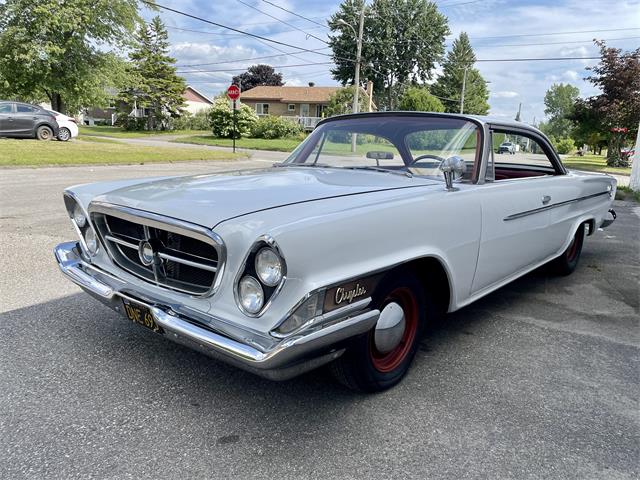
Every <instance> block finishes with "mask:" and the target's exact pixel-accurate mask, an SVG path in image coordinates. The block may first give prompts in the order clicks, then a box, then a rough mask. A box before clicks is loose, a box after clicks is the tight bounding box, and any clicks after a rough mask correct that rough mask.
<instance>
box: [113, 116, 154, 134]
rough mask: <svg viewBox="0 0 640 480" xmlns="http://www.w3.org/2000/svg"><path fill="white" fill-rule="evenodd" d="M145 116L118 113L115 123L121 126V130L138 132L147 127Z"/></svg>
mask: <svg viewBox="0 0 640 480" xmlns="http://www.w3.org/2000/svg"><path fill="white" fill-rule="evenodd" d="M147 121H148V118H147V117H130V116H129V115H119V116H118V119H117V120H116V125H117V126H119V127H122V128H123V130H127V131H130V132H139V131H142V130H146V129H147Z"/></svg>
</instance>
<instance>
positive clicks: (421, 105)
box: [400, 87, 444, 112]
mask: <svg viewBox="0 0 640 480" xmlns="http://www.w3.org/2000/svg"><path fill="white" fill-rule="evenodd" d="M400 110H409V111H414V112H444V105H442V102H441V101H440V100H439V99H438V98H436V97H434V96H433V95H431V93H429V90H428V89H427V88H426V87H409V88H407V89H406V90H405V92H404V94H403V95H402V97H401V98H400Z"/></svg>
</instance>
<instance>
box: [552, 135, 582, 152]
mask: <svg viewBox="0 0 640 480" xmlns="http://www.w3.org/2000/svg"><path fill="white" fill-rule="evenodd" d="M553 146H554V147H556V150H557V151H558V153H561V154H563V155H564V154H566V153H571V152H573V151H574V150H575V149H576V144H575V143H574V142H573V139H571V138H560V139H558V140H554V142H553Z"/></svg>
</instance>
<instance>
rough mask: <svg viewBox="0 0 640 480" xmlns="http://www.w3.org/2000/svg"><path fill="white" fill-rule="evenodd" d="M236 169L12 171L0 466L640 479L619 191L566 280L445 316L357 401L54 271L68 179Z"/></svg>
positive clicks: (13, 469)
mask: <svg viewBox="0 0 640 480" xmlns="http://www.w3.org/2000/svg"><path fill="white" fill-rule="evenodd" d="M259 164H260V163H259V162H247V161H246V162H243V163H242V164H241V165H242V166H250V165H259ZM232 166H233V165H232V164H222V165H216V166H212V164H174V165H149V166H117V167H90V168H89V167H84V168H78V167H66V168H44V169H19V170H18V169H13V170H0V193H1V197H0V272H1V276H0V307H1V309H0V311H1V312H2V313H1V314H0V478H2V479H16V478H34V479H44V478H118V479H121V478H135V479H143V478H180V479H187V478H208V479H210V478H242V479H248V478H276V477H277V478H296V479H298V478H323V479H324V478H340V479H347V478H367V479H368V478H375V479H377V478H429V479H433V478H451V479H458V478H487V479H502V478H515V479H523V478H554V479H555V478H575V479H637V478H638V477H639V476H640V467H639V464H640V463H639V459H640V421H639V418H640V415H639V411H640V410H639V403H638V399H639V397H640V388H639V380H640V373H639V372H640V368H639V367H640V365H639V363H640V361H639V360H640V355H639V348H638V346H639V344H640V340H639V333H640V329H639V325H638V318H639V315H638V314H639V310H640V306H639V303H640V302H639V296H640V295H639V290H638V283H639V280H640V258H639V253H640V208H639V207H638V206H637V205H634V204H623V203H620V202H617V205H616V207H615V208H616V209H617V211H618V214H619V216H618V220H617V222H616V223H614V224H613V225H612V226H611V227H610V228H609V229H607V230H606V231H605V232H598V233H597V234H596V235H595V236H593V237H590V238H588V240H587V241H586V243H585V248H584V251H583V256H582V259H581V263H580V266H579V268H578V270H577V271H576V272H575V273H574V274H573V275H572V276H570V277H565V278H556V277H548V276H547V275H546V274H545V273H544V272H534V273H533V274H530V275H527V276H526V277H524V278H522V279H520V280H518V281H516V282H514V283H513V284H511V285H509V286H508V287H505V288H503V289H501V290H500V291H498V292H496V293H494V294H492V295H490V296H488V297H486V298H484V299H482V300H480V301H479V302H476V303H475V304H473V305H472V306H470V307H468V308H466V309H463V310H462V311H459V312H457V313H455V314H453V315H450V316H449V318H448V320H447V322H446V323H445V324H444V325H443V326H441V327H439V328H437V329H436V330H435V331H432V332H430V333H429V335H428V336H426V337H425V338H424V340H423V342H422V348H421V349H420V351H419V354H418V356H417V358H416V362H415V364H414V367H413V368H412V370H411V371H410V373H409V375H408V377H407V378H406V379H405V380H404V382H403V383H401V384H400V385H399V386H397V387H396V388H394V389H392V390H390V391H388V392H385V393H382V394H378V395H359V394H354V393H351V392H349V391H346V390H344V389H343V388H342V387H340V386H338V385H336V384H335V383H334V382H333V381H332V380H331V378H330V377H329V375H328V374H327V373H326V372H325V371H318V372H313V373H310V374H307V375H305V376H303V377H301V378H298V379H294V380H292V381H289V382H286V383H272V382H269V381H267V380H262V379H259V378H257V377H254V376H252V375H251V374H248V373H244V372H242V371H239V370H236V369H234V368H231V367H228V366H225V365H223V364H220V363H216V362H215V361H213V360H210V359H209V358H207V357H205V356H202V355H200V354H198V353H195V352H193V351H191V350H188V349H186V348H183V347H180V346H177V345H175V344H173V343H171V342H168V341H166V340H164V339H163V338H161V337H160V336H154V335H152V334H149V333H147V331H145V330H143V329H142V328H141V327H137V326H135V325H133V324H131V323H130V322H128V321H125V320H123V319H121V318H120V317H119V316H118V315H117V314H116V313H114V312H112V311H111V310H109V309H107V308H106V307H103V306H102V305H101V304H99V303H97V302H96V301H94V300H93V299H91V298H90V297H89V296H87V295H86V294H83V293H81V292H80V290H79V289H78V288H76V287H74V286H73V285H71V284H70V283H69V282H67V281H66V280H64V279H63V277H62V276H61V274H59V273H58V272H57V267H56V265H55V263H54V259H53V256H52V254H51V249H52V248H53V246H54V245H55V244H56V243H58V242H60V241H64V240H68V239H72V238H74V232H73V230H72V228H71V226H70V224H69V223H68V219H67V218H66V215H65V212H64V208H63V203H62V198H61V194H60V192H61V190H62V188H63V187H64V186H67V185H70V184H74V183H81V182H88V181H96V180H99V179H113V178H126V177H131V176H134V175H135V176H142V175H157V174H158V173H159V172H161V174H162V172H173V173H187V172H203V171H207V170H212V169H214V168H221V169H225V168H232Z"/></svg>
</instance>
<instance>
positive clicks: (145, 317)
mask: <svg viewBox="0 0 640 480" xmlns="http://www.w3.org/2000/svg"><path fill="white" fill-rule="evenodd" d="M122 303H123V304H124V313H125V315H126V316H127V318H128V319H129V320H131V321H132V322H133V323H137V324H139V325H142V326H143V327H146V328H148V329H149V330H153V331H154V332H157V333H162V328H160V325H158V324H157V323H156V321H155V320H154V318H153V315H152V314H151V310H149V308H148V307H145V306H144V305H139V304H137V303H134V302H131V301H129V300H126V299H124V298H123V299H122Z"/></svg>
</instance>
